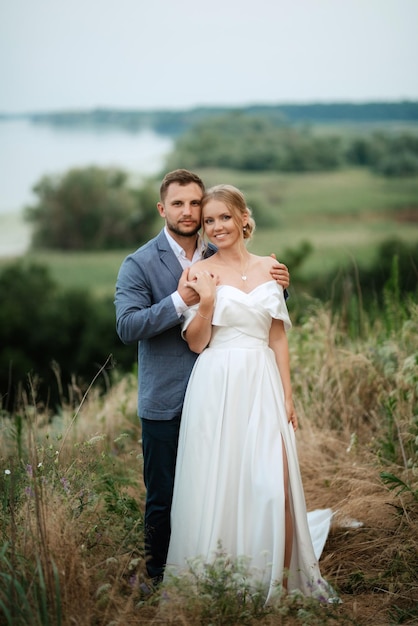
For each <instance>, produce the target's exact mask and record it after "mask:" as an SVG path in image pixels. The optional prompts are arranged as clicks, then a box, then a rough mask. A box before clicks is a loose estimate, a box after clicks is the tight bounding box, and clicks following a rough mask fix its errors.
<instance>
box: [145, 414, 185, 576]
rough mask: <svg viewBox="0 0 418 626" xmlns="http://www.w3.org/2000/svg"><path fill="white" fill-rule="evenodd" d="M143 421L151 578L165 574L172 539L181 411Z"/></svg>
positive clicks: (146, 542) (149, 571)
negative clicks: (171, 416) (171, 519)
mask: <svg viewBox="0 0 418 626" xmlns="http://www.w3.org/2000/svg"><path fill="white" fill-rule="evenodd" d="M141 423H142V452H143V457H144V483H145V487H146V489H147V497H146V503H145V529H144V530H145V555H146V559H147V572H148V575H149V576H150V577H151V578H155V579H158V578H160V577H161V576H162V575H163V572H164V567H165V564H166V560H167V552H168V544H169V541H170V530H171V524H170V513H171V501H172V498H173V487H174V473H175V468H176V456H177V444H178V438H179V428H180V415H179V416H178V417H175V418H174V419H172V420H167V421H165V420H147V419H141Z"/></svg>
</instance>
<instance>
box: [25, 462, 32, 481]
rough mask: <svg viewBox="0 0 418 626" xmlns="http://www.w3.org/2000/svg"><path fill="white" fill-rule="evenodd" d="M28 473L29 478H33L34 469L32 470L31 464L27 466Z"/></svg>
mask: <svg viewBox="0 0 418 626" xmlns="http://www.w3.org/2000/svg"><path fill="white" fill-rule="evenodd" d="M26 472H27V474H28V476H29V478H33V469H32V465H29V463H28V464H27V465H26Z"/></svg>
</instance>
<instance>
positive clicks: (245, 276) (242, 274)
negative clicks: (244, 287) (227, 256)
mask: <svg viewBox="0 0 418 626" xmlns="http://www.w3.org/2000/svg"><path fill="white" fill-rule="evenodd" d="M250 258H251V257H248V261H247V264H246V266H245V267H244V269H243V270H241V271H240V270H237V269H235V267H233V268H232V269H233V270H234V271H235V272H238V274H240V276H241V280H243V281H244V282H245V281H246V280H247V278H248V277H247V273H248V268H249V266H250Z"/></svg>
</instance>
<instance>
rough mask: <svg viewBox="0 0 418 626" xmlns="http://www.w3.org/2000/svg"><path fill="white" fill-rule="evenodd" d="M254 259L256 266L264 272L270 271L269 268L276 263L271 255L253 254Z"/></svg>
mask: <svg viewBox="0 0 418 626" xmlns="http://www.w3.org/2000/svg"><path fill="white" fill-rule="evenodd" d="M254 256H255V255H254ZM255 259H256V263H257V265H258V267H260V269H263V270H264V271H266V272H270V270H271V268H272V267H274V266H275V265H277V261H276V259H273V257H271V256H255Z"/></svg>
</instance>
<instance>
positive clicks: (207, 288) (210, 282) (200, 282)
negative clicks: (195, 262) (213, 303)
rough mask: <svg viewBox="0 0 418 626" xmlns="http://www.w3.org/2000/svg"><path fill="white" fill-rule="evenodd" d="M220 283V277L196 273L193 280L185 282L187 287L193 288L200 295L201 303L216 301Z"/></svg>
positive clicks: (206, 273)
mask: <svg viewBox="0 0 418 626" xmlns="http://www.w3.org/2000/svg"><path fill="white" fill-rule="evenodd" d="M218 283H219V277H218V276H215V274H211V273H210V272H207V271H204V272H196V274H195V276H194V278H193V279H192V280H187V281H186V282H185V285H184V286H185V287H191V288H192V289H194V290H195V291H196V293H198V294H199V297H200V302H201V303H202V302H203V301H205V300H214V299H215V295H216V286H217V285H218Z"/></svg>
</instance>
